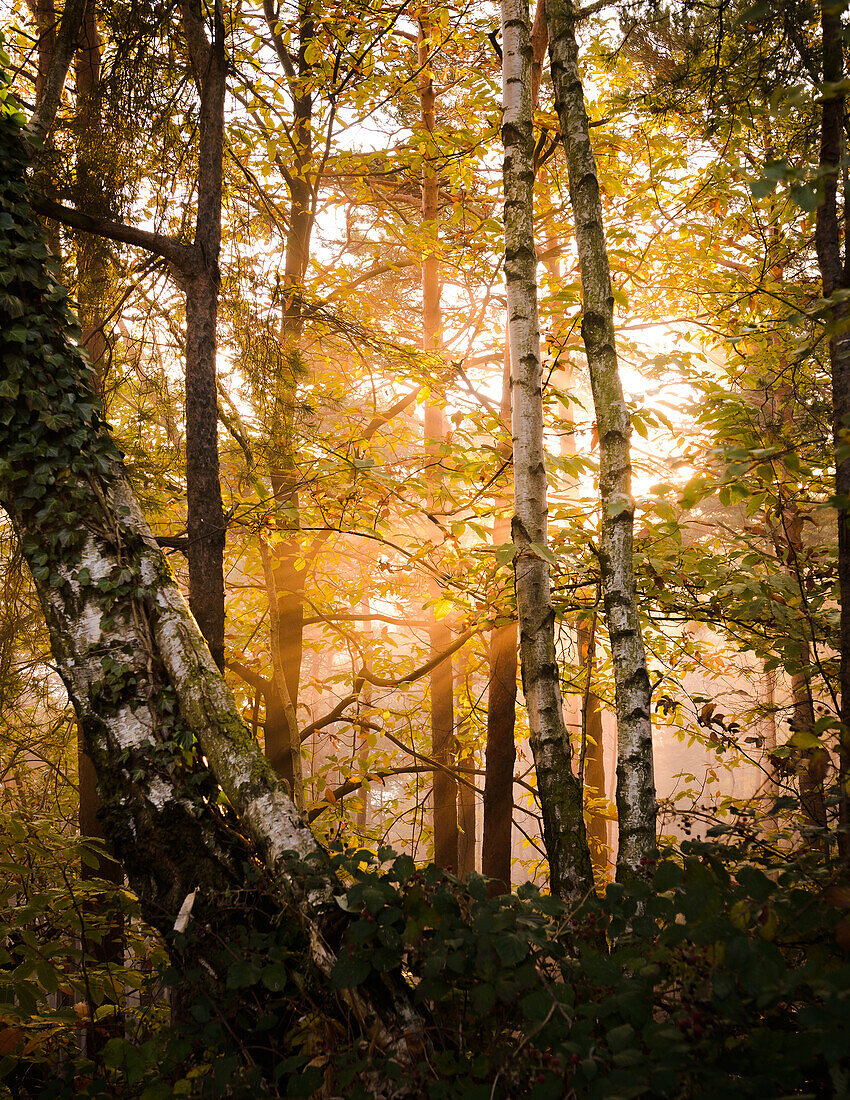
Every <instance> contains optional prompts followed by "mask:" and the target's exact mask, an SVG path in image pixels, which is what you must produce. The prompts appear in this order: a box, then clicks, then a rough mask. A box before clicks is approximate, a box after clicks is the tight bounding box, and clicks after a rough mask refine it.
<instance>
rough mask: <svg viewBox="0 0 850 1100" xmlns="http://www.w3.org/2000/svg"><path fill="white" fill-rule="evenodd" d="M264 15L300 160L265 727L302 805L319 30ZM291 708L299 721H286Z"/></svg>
mask: <svg viewBox="0 0 850 1100" xmlns="http://www.w3.org/2000/svg"><path fill="white" fill-rule="evenodd" d="M263 12H264V15H265V18H266V22H267V24H268V26H269V29H270V33H271V34H272V38H273V41H274V43H275V48H276V50H277V53H278V58H279V60H280V62H281V65H282V66H283V68H284V71H285V75H286V77H287V80H288V82H289V88H290V95H291V98H292V114H293V124H292V140H293V147H294V148H293V152H294V156H295V165H294V168H293V169H292V171H291V172H289V174H288V175H287V179H286V184H287V187H288V189H289V221H288V228H287V235H286V243H285V247H284V278H283V287H282V293H283V301H282V304H281V324H280V338H279V339H280V346H281V357H280V363H279V368H278V376H277V378H276V380H275V386H276V391H275V398H274V405H273V409H272V423H271V427H270V435H271V438H272V439H273V441H274V442H273V450H272V454H271V457H270V463H269V465H270V469H269V474H270V479H271V486H272V494H273V496H274V501H275V524H276V527H277V530H278V532H279V535H280V537H279V538H278V539H277V540H276V541H275V543H274V545H270V546H269V547H268V554H269V557H270V566H269V567H267V568H266V587H267V591H268V598H269V607H270V610H271V614H270V620H271V638H270V643H271V652H272V675H273V680H274V683H275V688H276V692H277V695H278V697H279V700H280V701H281V702H282V705H283V710H281V709H279V708H278V710H277V711H276V713H275V716H274V718H275V720H274V721H273V722H272V723H270V724H267V726H266V731H265V745H266V756H267V757H268V759H269V760H270V761H271V762H272V765H273V767H275V769H276V770H277V772H278V774H279V775H281V776H282V777H284V778H286V779H287V781H288V782H290V783H291V784H292V791H293V796H294V797H295V798H296V800H297V801H298V803H299V805H301V804H302V803H303V790H302V786H303V780H302V769H301V759H300V740H299V738H298V736H297V714H298V695H299V690H300V683H301V661H302V658H303V650H304V647H303V634H304V584H305V580H306V572H307V566H306V564H305V561H304V558H305V555H304V536H302V535H301V534H300V527H301V519H300V513H299V494H298V490H299V487H300V483H301V473H300V470H299V464H298V457H297V448H298V444H297V439H296V426H295V409H296V401H297V388H298V383H299V376H300V373H301V371H302V370H303V369H304V368H303V365H302V362H301V356H300V344H301V338H302V334H303V325H304V318H303V297H304V279H305V277H306V273H307V266H308V263H309V260H310V238H311V235H312V231H313V222H314V214H313V186H314V184H313V183H312V182H311V166H312V161H313V94H312V92H311V91H310V90H309V77H310V71H311V66H310V63H309V62H308V60H307V51H308V49H309V47H310V46H311V44H312V42H313V40H314V38H315V34H316V27H315V23H314V20H313V17H312V13H311V12H312V9H311V5H310V2H309V0H300V2H299V5H298V13H299V14H298V21H299V38H298V54H297V57H295V58H292V57H290V55H289V52H288V50H287V48H286V46H285V45H284V43H283V40H282V38H281V37H280V35H279V34H278V31H277V25H278V22H279V19H280V12H279V9H278V7H277V5H276V3H275V2H274V0H263ZM289 708H291V714H292V715H293V716H295V718H296V723H295V725H293V723H292V721H290V720H287V718H286V712H287V711H288V709H289Z"/></svg>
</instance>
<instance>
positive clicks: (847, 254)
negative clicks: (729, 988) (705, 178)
mask: <svg viewBox="0 0 850 1100" xmlns="http://www.w3.org/2000/svg"><path fill="white" fill-rule="evenodd" d="M821 33H822V38H823V82H824V92H823V101H822V102H823V106H822V108H821V131H820V157H819V177H820V182H821V186H822V188H823V200H822V202H821V204H820V206H819V207H818V210H817V220H816V224H815V246H816V249H817V255H818V266H819V268H820V274H821V281H822V283H823V296H824V298H826V299H830V298H831V297H832V295H833V294H835V293H836V291H841V290H845V289H846V288H847V286H848V285H850V248H848V241H847V240H846V239H845V241H844V261H843V263H842V259H841V230H840V227H839V212H838V174H839V166H840V163H841V157H842V145H843V131H844V107H845V101H846V95H845V92H844V90H843V83H842V82H843V80H844V36H843V28H842V22H841V9H840V8H837V7H834V6H832V5H831V4H829V3H828V2H826V0H824V2H822V4H821ZM844 199H845V202H846V200H847V196H846V195H845V196H844ZM848 320H850V309H848V304H847V302H843V301H838V302H836V303H835V304H834V305H833V306H832V308H831V309H830V322H831V323H830V327H829V334H830V335H829V362H830V370H831V374H832V423H833V437H834V444H835V452H836V459H835V498H836V499H835V502H836V510H837V521H838V591H839V603H840V605H841V620H840V627H839V644H838V649H839V652H840V661H841V670H840V689H841V714H840V718H841V732H840V736H839V824H840V828H839V834H838V847H839V851H840V852H841V855H842V856H843V857H844V859H845V860H850V793H848V790H847V787H848V780H850V454H848V453H847V450H848V448H847V441H848V428H850V328H848Z"/></svg>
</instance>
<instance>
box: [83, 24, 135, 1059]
mask: <svg viewBox="0 0 850 1100" xmlns="http://www.w3.org/2000/svg"><path fill="white" fill-rule="evenodd" d="M100 63H101V44H100V34H99V33H98V26H97V20H96V19H95V9H94V4H93V3H90V4H88V5H87V6H86V11H85V15H84V18H83V26H82V34H81V36H80V48H79V50H78V51H77V55H76V58H75V62H74V76H75V84H76V100H77V111H76V116H75V118H74V127H75V129H76V132H77V157H76V160H77V164H76V175H77V179H76V190H77V206H78V208H79V209H80V210H83V211H84V212H85V213H87V214H93V215H95V216H98V215H101V214H103V213H104V211H103V209H102V206H103V203H104V199H103V197H101V195H100V194H99V192H100V190H101V188H102V187H103V182H102V179H100V178H99V176H100V173H98V171H97V155H98V149H99V148H100V144H101V143H102V140H103V134H102V124H103V120H102V111H101V87H100ZM76 251H77V303H78V308H79V314H80V322H81V326H82V345H83V347H84V348H85V349H86V353H87V355H88V359H89V362H90V363H91V365H92V367H93V369H94V373H95V379H96V386H97V392H98V394H100V395H101V396H102V395H103V382H104V378H105V375H106V372H107V370H108V367H109V364H108V354H109V346H108V344H107V340H106V333H105V331H104V328H105V325H106V298H107V294H108V291H109V285H110V280H109V254H108V250H107V246H106V242H105V241H104V240H103V239H102V238H101V237H95V236H93V235H92V234H90V233H81V234H79V237H78V240H77V249H76ZM77 741H78V744H77V750H78V751H77V760H78V767H77V778H78V786H79V817H78V820H79V825H80V834H81V835H82V836H87V837H96V838H97V839H99V840H102V841H107V838H106V837H105V836H104V832H103V826H102V824H101V823H100V820H99V818H98V811H99V808H100V803H99V801H98V797H97V776H96V774H95V770H94V767H93V765H92V762H91V761H90V760H89V758H88V757H87V756H86V754H85V750H84V747H83V744H82V731H81V730H80V729H79V727H78V733H77ZM98 873H99V875H100V877H101V878H103V879H105V880H106V881H108V882H112V883H114V884H115V885H116V886H123V884H124V871H123V869H122V867H121V866H120V864H119V863H117V862H116V861H115V860H114V859H109V860H106V861H104V862H103V863H101V866H100V868H99V870H98ZM94 904H95V905H96V904H97V901H96V900H95V902H94ZM116 922H117V923H116V924H115V925H113V926H112V928H111V929H110V934H109V935H108V936H105V937H104V939H103V941H102V942H101V941H100V940H97V939H96V940H94V941H93V942H91V943H90V944H87V945H86V946H87V949H88V950H89V951H91V953H92V954H93V955H94V956H95V957H96V958H98V959H100V961H102V962H104V963H110V964H112V965H116V966H122V965H123V962H124V936H123V929H122V926H121V923H120V919H119V918H117V917H116ZM94 1034H95V1032H94V1029H92V1031H91V1038H94ZM89 1049H91V1048H89Z"/></svg>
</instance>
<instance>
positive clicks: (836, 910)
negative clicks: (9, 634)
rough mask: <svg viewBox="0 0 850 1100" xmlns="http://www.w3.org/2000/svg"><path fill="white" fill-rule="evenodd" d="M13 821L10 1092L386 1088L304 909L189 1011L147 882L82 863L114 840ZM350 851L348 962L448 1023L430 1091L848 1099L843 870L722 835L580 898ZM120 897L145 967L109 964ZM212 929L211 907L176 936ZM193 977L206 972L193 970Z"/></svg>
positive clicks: (163, 1094)
mask: <svg viewBox="0 0 850 1100" xmlns="http://www.w3.org/2000/svg"><path fill="white" fill-rule="evenodd" d="M715 831H716V832H717V833H719V834H722V833H723V832H724V826H718V828H717V829H716V830H715ZM3 835H4V837H5V838H6V851H5V853H4V856H3V861H4V864H5V871H6V875H7V880H8V883H9V885H8V886H7V888H6V889H5V891H4V893H3V912H2V928H0V935H2V943H3V945H4V950H3V954H2V955H0V966H2V972H0V987H2V989H3V1000H4V1001H5V1002H6V1003H4V1004H2V1005H0V1018H2V1030H0V1048H2V1051H3V1060H2V1062H0V1073H2V1074H3V1075H4V1079H5V1080H4V1084H5V1086H6V1087H7V1088H8V1090H9V1092H8V1093H7V1095H10V1096H14V1097H21V1098H24V1097H44V1098H47V1097H57V1098H58V1097H72V1096H83V1097H85V1096H88V1097H95V1096H110V1097H122V1098H123V1097H128V1098H129V1097H133V1098H140V1100H160V1098H162V1100H164V1098H167V1097H177V1096H197V1097H203V1096H207V1097H219V1096H221V1097H224V1096H245V1097H247V1096H260V1095H268V1096H287V1097H299V1096H301V1097H309V1096H345V1097H346V1098H352V1100H353V1098H355V1097H363V1098H366V1097H368V1096H369V1095H370V1093H369V1091H368V1085H367V1084H364V1082H368V1079H369V1075H370V1073H375V1072H376V1071H377V1072H378V1073H380V1074H381V1076H382V1079H383V1080H387V1079H389V1080H392V1077H393V1074H394V1073H399V1072H400V1071H399V1070H398V1069H397V1067H393V1066H392V1065H391V1064H389V1065H386V1064H384V1065H381V1066H376V1065H375V1052H374V1050H373V1049H372V1048H370V1046H369V1045H368V1044H367V1043H364V1042H363V1041H360V1043H359V1044H357V1043H352V1042H351V1041H350V1040H349V1037H348V1036H347V1035H346V1034H344V1033H343V1032H342V1029H341V1028H340V1027H339V1025H338V1024H334V1023H333V1022H331V1021H329V1020H328V1019H327V1018H325V1017H323V1015H322V1013H321V1012H320V1011H316V1012H311V1008H310V1004H311V1001H310V990H309V988H306V987H305V983H304V979H303V977H302V975H301V973H300V972H299V945H298V944H297V943H296V942H294V941H293V937H292V932H291V925H290V924H289V923H288V922H287V921H286V919H285V914H284V915H282V916H281V919H280V920H279V921H277V922H274V921H272V922H269V925H268V928H267V930H266V931H265V932H263V933H260V932H258V931H257V930H256V926H255V927H254V928H253V929H252V930H251V931H249V922H248V921H247V920H246V924H245V937H244V939H243V940H242V941H241V942H229V943H222V950H221V959H220V972H219V974H218V975H217V977H218V978H219V980H221V981H223V982H224V984H225V985H226V987H227V988H228V989H230V990H232V991H233V994H234V1014H233V1015H232V1016H231V1017H229V1018H228V1016H227V1014H226V1012H224V1011H223V1010H222V1008H221V1004H222V1002H221V1000H219V1001H218V1002H217V1005H218V1007H216V1005H214V1003H213V1001H212V1000H211V999H210V998H209V997H206V996H205V995H204V993H203V992H202V981H203V979H202V976H201V975H198V979H199V981H198V987H197V988H198V990H199V992H198V993H197V995H195V996H194V997H191V996H189V997H185V994H181V996H184V1000H183V1001H182V1002H181V1004H180V1005H179V1006H177V1005H172V1013H173V1015H172V1018H171V1021H170V1022H169V1010H168V1004H167V992H166V991H167V987H168V984H169V982H170V981H174V980H175V979H176V978H177V975H176V974H175V973H173V972H172V971H170V970H169V967H168V965H167V963H166V960H165V955H164V953H163V952H162V949H161V945H159V944H157V943H155V934H154V933H151V932H149V931H148V930H146V929H145V928H143V926H141V924H140V923H139V921H138V917H137V914H136V910H135V906H134V902H133V899H132V895H130V894H129V892H127V891H122V890H118V891H116V890H115V888H114V886H113V887H109V888H108V884H104V883H102V882H98V881H97V880H89V879H87V878H82V877H81V876H80V873H79V871H78V868H79V867H80V855H81V852H83V850H85V853H87V859H88V861H89V863H91V862H93V861H94V858H95V856H94V850H93V849H92V846H91V845H90V844H82V842H80V841H78V840H74V841H68V840H67V839H64V838H62V837H59V836H57V835H56V834H55V833H51V831H50V830H49V828H48V827H47V825H46V824H45V823H44V822H38V821H32V820H29V821H28V820H26V819H25V818H24V817H23V816H21V815H16V816H11V817H7V818H6V819H5V820H4V823H3ZM334 862H335V864H336V866H337V870H338V872H339V874H340V875H341V876H342V877H343V878H345V879H346V880H347V881H348V882H349V887H348V890H347V893H346V896H345V906H346V907H347V909H348V918H349V919H350V921H351V923H350V926H349V928H348V930H347V932H346V939H345V946H344V947H343V949H342V951H341V952H340V956H339V959H338V961H337V963H336V966H335V969H334V972H333V976H332V977H333V981H334V982H335V984H336V985H337V986H338V987H341V988H351V989H354V988H356V987H357V986H358V985H359V984H361V983H362V982H364V981H366V980H367V978H368V977H369V976H370V974H371V973H372V972H373V971H379V972H381V971H392V970H393V969H394V968H397V967H399V966H401V967H402V968H403V972H404V974H405V976H406V978H407V980H408V982H409V983H410V985H411V987H412V988H413V989H414V991H415V999H416V1001H417V1002H418V1005H419V1007H420V1009H421V1010H422V1011H423V1012H424V1013H425V1015H426V1017H427V1019H428V1022H429V1023H428V1038H429V1042H430V1044H431V1048H430V1049H429V1050H427V1051H423V1052H422V1058H421V1061H420V1063H419V1065H418V1067H417V1068H416V1070H415V1073H416V1074H417V1075H418V1078H419V1082H420V1089H421V1095H422V1096H423V1097H434V1098H449V1097H458V1098H460V1097H464V1098H466V1097H468V1098H477V1097H481V1098H482V1100H484V1098H488V1097H502V1098H507V1097H529V1098H532V1100H549V1098H551V1100H554V1098H556V1097H571V1096H576V1097H588V1098H612V1097H637V1096H646V1097H653V1096H659V1097H684V1096H698V1097H768V1096H769V1097H778V1096H830V1095H834V1096H843V1095H846V1094H847V1088H848V1082H850V1076H848V1075H850V1057H848V1051H850V1013H848V1003H850V965H848V961H847V958H846V951H847V949H848V947H850V919H848V916H847V913H848V911H850V884H848V882H847V881H846V879H844V878H842V876H841V873H840V871H839V869H838V868H837V867H830V866H829V865H828V864H827V865H824V864H823V863H822V862H817V861H814V860H812V859H810V857H809V856H806V855H804V856H802V857H794V858H791V857H788V856H786V857H784V858H783V856H782V854H781V852H779V851H778V850H777V849H775V848H772V847H770V845H768V844H766V843H765V842H764V841H763V840H762V839H760V838H759V837H758V836H756V835H752V836H745V837H743V838H740V837H739V838H738V839H737V840H736V841H735V843H730V842H729V840H728V836H726V835H718V836H716V837H714V838H711V839H709V840H705V841H687V842H685V843H684V844H683V845H682V846H681V848H680V849H679V850H673V849H668V850H666V851H665V852H664V853H663V855H662V858H660V860H659V862H658V863H657V865H656V866H655V868H654V873H653V876H652V881H651V883H648V884H637V885H634V886H629V887H628V888H626V887H623V886H620V885H614V884H612V885H609V886H608V887H607V890H606V892H605V895H604V896H603V897H602V898H599V899H597V898H591V899H588V900H587V902H586V903H585V904H584V905H583V906H582V907H581V908H580V909H578V910H575V911H569V910H568V909H567V908H566V907H565V906H564V904H563V903H562V902H560V901H558V900H557V899H555V898H553V897H551V896H548V895H545V894H541V893H539V892H538V891H537V890H536V889H535V888H533V887H530V886H526V887H524V888H522V889H521V890H520V891H519V892H518V893H517V894H516V895H512V896H511V895H509V896H504V897H496V898H488V897H487V891H486V881H485V880H484V879H483V878H481V877H480V876H477V875H471V876H469V877H468V878H467V879H466V881H465V882H460V881H458V880H457V879H455V878H452V877H451V876H448V875H445V874H442V873H440V872H439V871H437V870H436V868H434V867H433V866H426V867H417V866H416V865H415V864H414V862H413V861H412V860H411V859H410V858H409V857H408V856H405V855H396V853H394V852H393V851H392V850H391V849H389V848H384V849H382V850H381V851H380V852H379V853H378V854H377V855H376V854H374V853H371V852H368V851H366V850H362V849H361V850H353V849H348V850H345V851H343V850H339V851H337V852H336V853H335V855H334ZM246 872H247V873H248V875H249V877H256V876H257V874H258V873H259V872H258V871H257V870H256V868H246ZM110 890H111V893H110V892H109V891H110ZM252 896H256V894H254V895H252ZM51 897H53V898H54V902H55V904H52V903H50V898H51ZM95 897H96V898H97V899H98V900H99V903H100V907H99V908H98V909H97V910H96V911H95V910H94V909H93V906H92V900H91V899H92V898H95ZM45 899H46V900H45ZM232 901H233V904H234V906H238V905H240V904H242V903H244V897H237V896H234V898H233V899H232ZM107 903H108V904H107ZM116 912H120V913H121V914H122V915H123V918H124V920H123V923H124V928H125V930H129V938H128V940H127V954H126V960H127V965H126V966H125V967H124V968H123V969H119V968H116V967H115V966H114V965H113V966H111V967H110V966H104V965H103V964H101V963H98V960H97V953H98V952H97V945H98V944H99V943H100V942H101V941H102V938H103V936H104V935H106V934H108V930H109V926H110V922H112V923H113V924H114V913H116ZM110 914H113V915H112V916H111V915H110ZM192 934H193V926H192V920H191V915H190V916H189V918H188V920H187V923H186V927H185V930H183V931H180V932H175V933H174V936H175V937H176V938H179V937H183V936H186V937H190V936H191V935H192ZM81 936H82V939H83V940H84V942H85V943H86V944H87V945H88V952H82V951H81V948H80V946H79V945H80V942H81ZM151 966H154V967H155V970H156V972H155V973H154V972H152V970H151ZM179 977H180V981H181V990H184V991H185V988H186V980H187V978H189V979H191V975H186V974H182V975H180V976H179ZM139 990H141V996H139V992H138V991H139ZM246 991H248V992H250V993H251V994H252V996H250V997H248V998H246V996H245V993H246ZM246 1005H253V1010H251V1011H249V1010H248V1009H246V1007H245V1006H246ZM249 1015H250V1018H248V1016H249ZM117 1021H120V1024H121V1026H120V1027H118V1026H116V1022H117ZM83 1035H84V1036H85V1037H86V1042H85V1043H81V1042H80V1036H83Z"/></svg>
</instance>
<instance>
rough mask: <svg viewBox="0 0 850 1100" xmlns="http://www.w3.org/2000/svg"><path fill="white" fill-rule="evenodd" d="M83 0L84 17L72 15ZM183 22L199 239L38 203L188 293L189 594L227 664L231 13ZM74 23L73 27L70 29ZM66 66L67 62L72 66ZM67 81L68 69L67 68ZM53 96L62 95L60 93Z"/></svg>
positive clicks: (189, 5) (190, 13)
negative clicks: (224, 503) (143, 255)
mask: <svg viewBox="0 0 850 1100" xmlns="http://www.w3.org/2000/svg"><path fill="white" fill-rule="evenodd" d="M78 8H79V19H80V24H79V26H75V25H72V20H71V15H72V14H73V12H74V11H75V10H76V9H78ZM180 9H181V16H182V22H183V31H184V34H185V37H186V41H187V43H188V46H189V54H190V61H191V64H192V67H193V69H194V72H195V75H196V78H197V80H198V83H199V85H200V93H201V113H200V124H199V140H198V209H197V218H196V225H195V239H194V242H193V243H192V244H191V245H184V244H182V243H181V242H180V241H178V240H176V239H175V238H173V237H167V236H165V235H163V234H160V233H152V232H150V231H149V230H146V229H139V228H137V227H135V226H127V225H123V224H122V223H120V222H114V221H111V220H110V219H108V218H104V217H100V216H96V215H92V214H90V213H87V212H85V211H82V210H78V209H70V208H68V207H64V206H61V205H59V204H58V203H55V202H52V201H51V200H47V199H43V198H42V199H40V200H39V202H38V204H37V207H38V209H39V212H41V213H45V214H47V215H48V216H50V217H53V218H56V219H57V220H58V221H61V222H63V223H64V224H66V225H69V226H71V227H72V228H74V229H81V230H84V231H85V232H87V233H96V234H98V235H100V236H103V237H106V238H107V239H109V240H114V241H121V242H123V243H126V244H131V245H134V246H137V247H141V248H145V249H147V250H149V251H150V252H153V253H154V254H156V255H159V256H162V257H163V258H164V259H165V260H167V261H168V263H169V265H170V267H171V270H172V272H173V273H174V275H175V277H176V278H177V280H178V281H179V282H180V285H181V287H182V289H183V291H184V292H185V295H186V496H187V512H188V516H187V526H188V536H189V537H188V540H187V541H188V547H187V554H188V558H189V603H190V606H191V608H192V612H193V614H194V615H195V617H196V619H197V621H198V625H199V626H200V628H201V630H202V632H203V634H204V637H205V638H206V639H207V643H208V644H209V647H210V652H211V653H212V654H213V658H214V660H215V662H216V664H217V665H218V667H219V668H222V667H223V664H224V566H223V560H222V558H223V551H224V540H225V529H224V517H223V514H222V507H221V487H220V484H219V479H218V472H219V465H218V438H217V395H216V385H215V376H216V362H215V360H216V316H217V312H218V286H219V269H218V258H219V252H220V249H221V186H222V157H223V152H224V96H225V84H226V76H227V64H226V58H225V53H224V19H223V15H222V11H221V0H216V4H215V17H214V31H215V33H214V41H213V43H212V46H210V43H209V42H208V41H207V38H206V33H205V28H204V21H203V19H202V18H201V15H200V12H199V9H198V6H197V2H196V0H181V4H180ZM84 10H85V0H68V3H66V6H65V11H64V13H63V16H62V22H61V24H60V29H59V35H58V40H57V44H56V51H55V55H54V58H53V60H52V62H51V66H50V73H49V76H48V79H47V82H46V83H47V88H46V90H45V100H44V102H43V103H41V104H39V107H38V110H37V112H36V114H35V115H34V116H33V121H32V123H31V125H30V130H29V134H30V137H31V140H32V138H33V137H38V136H39V135H42V134H43V133H45V132H46V130H47V129H49V127H50V125H52V117H53V116H52V115H51V114H50V112H49V110H48V106H49V104H50V103H53V110H54V112H55V109H56V105H57V104H58V102H59V97H60V96H61V87H60V88H59V89H58V91H57V90H56V88H55V82H56V81H57V80H58V76H57V74H58V72H59V68H60V64H59V62H60V61H61V59H62V57H64V45H65V41H66V39H73V41H74V42H75V43H76V41H77V39H78V37H79V35H80V33H81V30H80V28H81V27H82V19H83V14H84ZM66 24H67V31H65V28H66ZM65 73H67V65H66V68H65ZM63 82H64V75H63ZM54 100H55V102H54Z"/></svg>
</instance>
